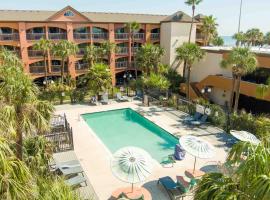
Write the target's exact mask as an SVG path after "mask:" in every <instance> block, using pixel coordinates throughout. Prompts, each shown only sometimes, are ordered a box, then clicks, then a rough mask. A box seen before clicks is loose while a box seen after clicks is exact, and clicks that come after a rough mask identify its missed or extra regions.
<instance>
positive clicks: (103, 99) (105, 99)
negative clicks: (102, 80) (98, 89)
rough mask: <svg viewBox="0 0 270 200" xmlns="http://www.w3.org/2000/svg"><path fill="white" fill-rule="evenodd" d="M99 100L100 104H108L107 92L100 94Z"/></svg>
mask: <svg viewBox="0 0 270 200" xmlns="http://www.w3.org/2000/svg"><path fill="white" fill-rule="evenodd" d="M100 102H101V104H108V103H109V96H108V94H107V93H105V94H103V95H102V100H101V101H100Z"/></svg>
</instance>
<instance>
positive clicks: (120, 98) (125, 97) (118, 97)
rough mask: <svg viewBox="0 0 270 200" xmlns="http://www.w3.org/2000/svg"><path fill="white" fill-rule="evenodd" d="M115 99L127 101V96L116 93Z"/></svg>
mask: <svg viewBox="0 0 270 200" xmlns="http://www.w3.org/2000/svg"><path fill="white" fill-rule="evenodd" d="M116 100H117V101H122V102H123V101H128V97H127V96H122V95H121V93H116Z"/></svg>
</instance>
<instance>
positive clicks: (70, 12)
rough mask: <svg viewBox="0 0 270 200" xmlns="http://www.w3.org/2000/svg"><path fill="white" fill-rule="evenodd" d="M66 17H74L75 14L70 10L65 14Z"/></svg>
mask: <svg viewBox="0 0 270 200" xmlns="http://www.w3.org/2000/svg"><path fill="white" fill-rule="evenodd" d="M64 16H66V17H73V16H74V13H73V12H72V11H71V10H68V11H66V12H65V13H64Z"/></svg>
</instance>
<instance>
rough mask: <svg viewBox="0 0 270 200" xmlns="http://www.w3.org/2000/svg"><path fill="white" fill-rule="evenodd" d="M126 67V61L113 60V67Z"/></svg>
mask: <svg viewBox="0 0 270 200" xmlns="http://www.w3.org/2000/svg"><path fill="white" fill-rule="evenodd" d="M127 67H128V61H118V62H117V61H116V62H115V68H116V69H122V68H127Z"/></svg>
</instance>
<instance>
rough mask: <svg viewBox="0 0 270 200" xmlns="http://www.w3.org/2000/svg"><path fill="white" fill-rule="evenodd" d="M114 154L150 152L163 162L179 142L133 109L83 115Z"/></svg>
mask: <svg viewBox="0 0 270 200" xmlns="http://www.w3.org/2000/svg"><path fill="white" fill-rule="evenodd" d="M82 117H83V119H84V120H85V122H86V123H87V124H88V126H89V127H90V128H91V129H92V130H93V131H94V132H95V133H96V135H97V136H98V137H99V138H100V139H101V141H102V142H103V143H104V144H105V145H106V146H107V148H108V149H109V150H110V151H111V153H114V152H116V151H117V150H118V149H120V148H122V147H126V146H136V147H139V148H142V149H144V150H146V151H147V152H148V153H150V155H151V156H152V157H153V158H154V159H155V160H157V161H158V162H161V161H162V159H163V158H165V157H167V156H168V155H170V154H172V153H173V151H174V146H175V145H176V144H177V143H178V139H177V138H176V137H174V136H173V135H171V134H170V133H168V132H167V131H165V130H164V129H162V128H160V127H159V126H157V125H156V124H154V123H152V122H151V121H149V120H148V119H146V118H145V117H143V116H141V115H140V114H139V113H137V112H135V111H134V110H132V109H130V108H126V109H119V110H111V111H104V112H97V113H89V114H83V115H82Z"/></svg>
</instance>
